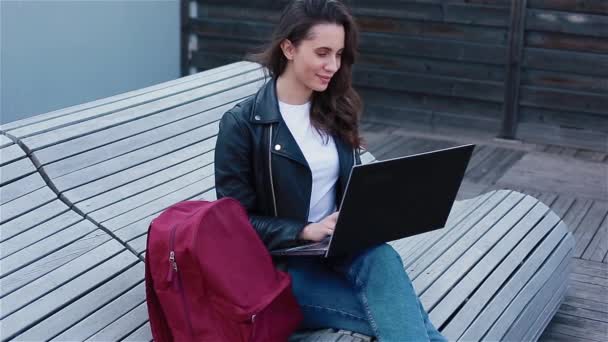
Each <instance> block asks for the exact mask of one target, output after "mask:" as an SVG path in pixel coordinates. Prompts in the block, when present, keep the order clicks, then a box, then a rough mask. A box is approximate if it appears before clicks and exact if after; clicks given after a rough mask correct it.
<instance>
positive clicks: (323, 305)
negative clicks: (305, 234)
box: [288, 256, 373, 335]
mask: <svg viewBox="0 0 608 342" xmlns="http://www.w3.org/2000/svg"><path fill="white" fill-rule="evenodd" d="M288 272H289V274H290V275H291V277H292V288H293V293H294V295H295V297H296V299H297V300H298V303H299V304H300V308H301V309H302V313H303V315H304V321H303V322H302V325H301V327H302V328H304V329H320V328H338V329H345V330H351V331H354V332H358V333H362V334H366V335H373V332H372V329H371V327H370V325H369V323H368V320H367V317H366V314H365V311H364V310H363V307H362V305H361V303H360V301H359V299H358V298H357V295H356V292H355V291H354V290H353V288H352V287H351V286H350V284H349V283H348V282H347V280H346V279H345V278H344V277H343V276H342V275H340V274H338V273H337V272H335V271H333V270H332V269H331V268H330V267H329V266H328V265H327V264H326V261H325V260H324V259H322V258H320V257H300V256H298V257H289V258H288Z"/></svg>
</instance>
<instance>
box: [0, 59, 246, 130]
mask: <svg viewBox="0 0 608 342" xmlns="http://www.w3.org/2000/svg"><path fill="white" fill-rule="evenodd" d="M249 63H250V62H237V63H232V64H227V65H223V66H221V67H218V68H214V69H210V70H207V71H203V72H199V73H196V74H193V75H190V76H186V77H182V78H178V79H175V80H171V81H168V82H164V83H160V84H155V85H152V86H150V87H146V88H142V89H137V90H133V91H129V92H126V93H122V94H118V95H114V96H111V97H106V98H103V99H99V100H95V101H91V102H86V103H83V104H78V105H75V106H71V107H67V108H61V109H58V110H55V111H52V112H48V113H44V114H40V115H35V116H31V117H29V118H26V119H22V120H18V121H13V122H9V123H6V124H4V125H2V126H0V130H3V131H6V132H9V131H11V130H15V129H17V128H21V127H25V126H30V125H34V124H38V123H41V122H44V121H48V120H51V119H54V118H57V117H60V116H66V115H69V114H74V113H77V112H81V111H83V110H87V109H91V108H94V107H98V106H101V105H106V104H109V103H112V102H117V101H120V100H125V99H128V98H131V97H136V96H138V95H142V94H146V93H149V92H152V91H156V90H161V89H164V88H170V87H172V86H175V85H178V84H181V83H184V82H191V81H194V80H196V79H198V78H205V77H208V76H209V75H212V74H216V73H219V72H224V71H226V70H228V69H231V68H239V67H242V66H244V65H246V64H249Z"/></svg>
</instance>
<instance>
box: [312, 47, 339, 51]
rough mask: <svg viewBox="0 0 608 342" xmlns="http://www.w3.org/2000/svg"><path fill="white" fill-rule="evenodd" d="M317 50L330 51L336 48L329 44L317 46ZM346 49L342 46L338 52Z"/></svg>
mask: <svg viewBox="0 0 608 342" xmlns="http://www.w3.org/2000/svg"><path fill="white" fill-rule="evenodd" d="M315 50H328V51H334V49H332V48H330V47H329V46H321V47H318V48H316V49H315ZM342 50H344V48H340V49H338V52H340V51H342Z"/></svg>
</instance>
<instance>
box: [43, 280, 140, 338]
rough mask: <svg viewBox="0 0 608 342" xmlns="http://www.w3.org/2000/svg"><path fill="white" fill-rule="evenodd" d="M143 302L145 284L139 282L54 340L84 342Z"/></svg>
mask: <svg viewBox="0 0 608 342" xmlns="http://www.w3.org/2000/svg"><path fill="white" fill-rule="evenodd" d="M145 301H146V288H145V284H144V283H143V282H141V283H139V284H138V285H137V286H135V287H133V288H132V289H130V290H129V291H127V292H126V293H124V294H122V295H121V296H120V297H118V298H115V299H114V300H112V301H111V302H110V303H109V304H107V305H105V306H103V307H102V308H100V309H98V310H97V311H95V312H94V313H92V314H90V315H88V316H86V317H84V318H82V319H81V320H79V321H78V322H77V323H76V324H75V325H73V326H71V327H70V328H69V329H67V330H66V331H64V332H62V333H61V334H60V335H58V336H56V337H54V339H55V340H56V341H84V340H86V339H87V338H89V337H91V336H93V335H94V334H95V333H97V332H98V331H100V330H101V329H103V328H105V327H106V326H108V325H110V323H112V322H114V321H115V320H116V318H117V317H121V316H123V315H124V314H125V313H127V312H128V311H130V310H132V309H134V308H135V307H137V306H139V305H140V304H142V303H144V302H145Z"/></svg>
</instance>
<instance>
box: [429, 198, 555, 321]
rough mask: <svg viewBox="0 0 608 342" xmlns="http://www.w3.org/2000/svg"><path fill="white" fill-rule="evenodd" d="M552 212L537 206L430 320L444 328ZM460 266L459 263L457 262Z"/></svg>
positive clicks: (447, 296) (451, 290) (481, 261)
mask: <svg viewBox="0 0 608 342" xmlns="http://www.w3.org/2000/svg"><path fill="white" fill-rule="evenodd" d="M547 211H548V208H546V207H545V206H544V205H543V204H542V203H536V205H535V206H534V208H533V209H532V210H531V211H530V212H528V213H527V214H526V216H524V217H523V218H522V219H521V221H519V222H518V223H517V224H516V225H515V226H514V227H513V229H511V230H510V231H509V232H508V233H507V235H506V236H505V237H504V238H502V239H501V240H500V241H499V242H498V244H496V245H495V246H493V247H492V250H491V251H490V252H489V253H487V254H486V255H485V256H484V257H483V259H481V260H480V261H479V262H478V263H477V264H476V265H475V266H474V267H473V269H471V270H470V271H469V272H468V273H466V274H464V273H463V278H462V279H460V280H459V281H458V283H457V284H454V287H453V288H452V289H450V292H449V294H448V295H446V296H445V298H443V299H442V300H441V301H440V302H439V303H438V304H437V305H436V306H435V307H434V308H433V310H432V311H431V313H430V314H429V317H430V318H431V319H432V321H433V322H434V323H435V324H437V325H443V324H444V323H445V322H446V321H447V319H448V318H449V317H450V316H451V314H452V313H453V312H455V310H457V309H458V308H459V307H460V306H461V305H462V304H464V303H465V301H466V300H467V298H468V297H469V296H470V295H471V294H472V293H473V292H474V291H475V289H477V288H478V287H479V286H480V285H481V283H482V282H483V281H484V279H485V278H486V277H487V276H488V274H489V273H491V272H493V271H494V270H495V269H496V267H498V264H499V263H500V262H501V261H502V260H503V259H504V258H505V257H507V254H509V252H510V251H512V250H514V249H515V247H516V245H517V244H518V243H520V242H521V240H522V239H523V238H524V237H525V236H526V234H527V233H528V232H529V231H530V230H531V229H533V228H534V225H536V223H537V222H538V221H539V220H540V219H541V218H542V217H543V215H545V214H546V213H547ZM455 264H458V261H456V262H455Z"/></svg>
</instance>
